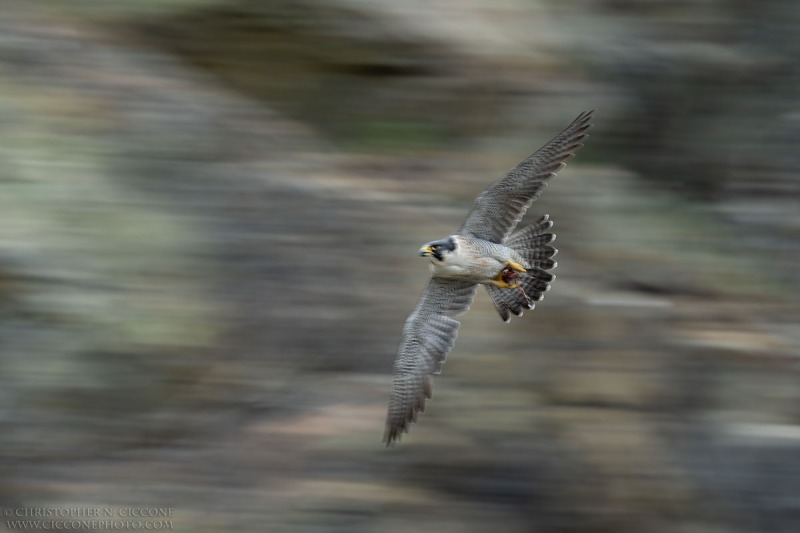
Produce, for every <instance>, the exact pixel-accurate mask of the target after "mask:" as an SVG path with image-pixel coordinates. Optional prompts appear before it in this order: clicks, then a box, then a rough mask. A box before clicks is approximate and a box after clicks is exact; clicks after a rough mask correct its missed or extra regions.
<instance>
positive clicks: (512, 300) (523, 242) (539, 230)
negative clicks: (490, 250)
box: [486, 215, 558, 322]
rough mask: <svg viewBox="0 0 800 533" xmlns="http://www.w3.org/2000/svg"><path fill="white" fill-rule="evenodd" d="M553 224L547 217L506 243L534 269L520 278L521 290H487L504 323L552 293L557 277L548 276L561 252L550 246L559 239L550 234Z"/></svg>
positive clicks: (518, 232)
mask: <svg viewBox="0 0 800 533" xmlns="http://www.w3.org/2000/svg"><path fill="white" fill-rule="evenodd" d="M552 227H553V222H552V221H551V220H550V217H549V216H548V215H544V216H543V217H541V218H540V219H539V220H537V221H536V222H534V223H533V224H531V225H530V226H526V227H524V228H522V229H521V230H519V231H516V232H515V233H513V234H512V235H511V236H510V237H509V238H508V240H507V241H506V246H508V247H510V248H512V249H514V250H515V251H516V252H517V253H519V254H520V255H521V256H522V257H523V258H525V260H526V261H527V262H528V263H529V264H530V265H531V268H529V269H528V271H527V272H525V273H524V274H523V275H522V277H521V278H520V280H519V281H520V286H519V287H517V288H515V289H500V288H498V287H494V286H492V285H487V286H486V290H487V291H489V296H490V297H491V299H492V302H493V303H494V306H495V308H496V309H497V312H498V313H499V314H500V318H502V319H503V320H504V321H505V322H509V321H510V315H511V314H514V315H516V316H521V315H522V313H523V312H524V311H525V309H533V308H534V306H535V302H538V301H540V300H541V299H542V298H544V293H545V292H547V291H548V290H550V283H552V282H553V280H554V279H555V275H553V274H552V273H550V272H548V270H550V269H553V268H555V267H556V266H557V263H556V261H555V260H554V259H553V257H555V255H556V254H557V253H558V250H557V249H556V248H555V247H554V246H551V245H550V243H551V242H553V241H554V240H555V238H556V236H555V235H554V234H553V233H549V230H550V228H552Z"/></svg>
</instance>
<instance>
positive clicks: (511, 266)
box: [506, 259, 527, 272]
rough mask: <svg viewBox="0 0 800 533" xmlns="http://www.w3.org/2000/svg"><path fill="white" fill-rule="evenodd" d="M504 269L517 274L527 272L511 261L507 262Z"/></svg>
mask: <svg viewBox="0 0 800 533" xmlns="http://www.w3.org/2000/svg"><path fill="white" fill-rule="evenodd" d="M506 268H510V269H512V270H516V271H517V272H527V270H525V267H523V266H522V265H520V264H519V263H516V262H514V261H512V260H511V259H509V260H508V265H506Z"/></svg>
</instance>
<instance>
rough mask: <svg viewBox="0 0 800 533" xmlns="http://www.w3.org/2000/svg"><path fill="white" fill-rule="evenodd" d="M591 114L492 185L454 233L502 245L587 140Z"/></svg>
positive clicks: (473, 205)
mask: <svg viewBox="0 0 800 533" xmlns="http://www.w3.org/2000/svg"><path fill="white" fill-rule="evenodd" d="M593 113H594V111H588V112H585V113H581V114H580V115H578V118H576V119H575V120H574V121H573V122H572V124H570V125H569V126H567V128H566V129H565V130H564V131H562V132H561V133H559V134H558V135H556V136H555V137H553V138H552V139H551V140H550V142H548V143H547V144H545V145H544V146H542V147H541V148H539V150H537V151H536V153H534V154H533V155H531V156H529V157H528V158H527V159H525V160H524V161H523V162H521V163H520V164H519V165H517V166H516V167H514V168H513V169H511V171H510V172H509V173H508V174H507V175H506V176H505V177H504V178H501V179H499V180H497V181H495V182H494V183H492V184H491V185H490V186H489V188H487V189H486V190H485V191H483V192H482V193H481V195H480V196H478V197H477V198H476V199H475V202H474V203H473V204H472V209H470V212H469V214H467V218H466V219H465V220H464V223H463V224H462V225H461V228H460V229H459V230H458V232H457V233H459V234H461V235H471V236H473V237H478V238H480V239H485V240H487V241H492V242H497V243H502V242H503V241H504V240H505V238H506V237H508V235H509V234H510V233H511V232H512V231H514V228H515V227H516V226H517V223H518V222H519V221H520V220H521V219H522V217H523V215H525V212H526V211H527V210H528V207H530V205H531V203H533V201H534V200H535V199H536V197H537V196H539V194H540V193H541V192H542V190H543V189H544V188H545V186H547V180H548V179H549V178H551V177H553V176H555V175H556V172H558V171H559V170H561V169H562V168H564V166H565V165H566V160H567V159H569V158H570V157H572V155H573V154H574V153H575V152H576V151H577V150H578V149H579V148H580V147H581V146H583V144H581V141H583V140H584V139H585V138H586V137H588V135H587V133H586V131H587V130H588V129H589V128H591V120H592V114H593Z"/></svg>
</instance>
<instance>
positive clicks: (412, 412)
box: [384, 278, 478, 446]
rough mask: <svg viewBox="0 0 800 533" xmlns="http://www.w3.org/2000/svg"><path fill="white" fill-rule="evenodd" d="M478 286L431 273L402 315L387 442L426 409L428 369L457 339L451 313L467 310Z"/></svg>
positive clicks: (433, 369) (433, 370)
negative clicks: (408, 310)
mask: <svg viewBox="0 0 800 533" xmlns="http://www.w3.org/2000/svg"><path fill="white" fill-rule="evenodd" d="M477 288H478V286H477V285H476V284H474V283H470V282H467V281H453V280H443V279H437V278H431V280H430V282H429V283H428V287H427V288H426V289H425V292H423V293H422V296H421V297H420V299H419V303H418V304H417V308H416V309H414V312H413V313H411V315H410V316H409V317H408V318H407V319H406V323H405V326H403V335H402V337H401V339H400V347H399V348H398V349H397V357H396V359H395V361H394V376H393V377H392V392H391V396H390V398H389V413H388V415H387V416H386V433H385V435H384V440H385V441H386V445H387V446H388V445H389V444H391V443H392V442H393V441H395V440H397V439H399V438H400V436H401V434H402V433H405V432H407V431H408V426H409V424H411V422H414V421H416V419H417V413H419V412H421V411H423V412H424V411H425V400H426V398H430V397H431V395H432V393H433V389H432V387H433V381H432V378H431V375H432V374H439V373H440V372H441V370H442V364H443V363H444V360H445V358H446V357H447V354H448V352H450V350H452V349H453V345H455V343H456V336H457V335H458V326H459V325H460V322H459V321H458V320H456V319H455V318H453V316H455V315H459V314H461V313H465V312H466V311H467V310H469V306H470V305H471V304H472V300H473V299H474V298H475V291H476V290H477Z"/></svg>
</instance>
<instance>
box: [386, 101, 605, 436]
mask: <svg viewBox="0 0 800 533" xmlns="http://www.w3.org/2000/svg"><path fill="white" fill-rule="evenodd" d="M592 113H593V112H592V111H589V112H586V113H581V114H580V115H578V117H577V118H576V119H575V120H574V121H573V122H572V123H571V124H570V125H569V126H567V128H566V129H564V131H562V132H561V133H559V134H558V135H556V136H555V137H554V138H553V139H551V140H550V141H549V142H548V143H547V144H545V145H544V146H543V147H542V148H540V149H539V150H537V151H536V152H535V153H534V154H532V155H531V156H529V157H528V158H526V159H525V160H524V161H522V162H521V163H520V164H519V165H517V166H516V167H514V168H513V169H511V171H509V173H508V174H507V175H506V176H505V177H504V178H501V179H499V180H498V181H496V182H494V183H493V184H492V185H490V186H489V187H488V188H487V189H486V190H485V191H484V192H483V193H481V195H480V196H478V197H477V198H476V199H475V201H474V203H473V204H472V209H470V211H469V213H468V214H467V218H466V219H465V220H464V223H463V224H462V225H461V227H460V228H459V229H458V231H457V232H456V234H454V235H451V236H450V237H448V238H446V239H442V240H439V241H433V242H430V243H428V244H426V245H424V246H423V247H422V248H421V249H420V255H422V256H425V257H429V258H430V261H431V272H432V276H431V280H430V282H428V286H427V288H426V289H425V291H424V292H423V293H422V296H421V297H420V299H419V302H418V303H417V307H416V309H414V311H413V312H412V313H411V315H410V316H409V317H408V319H407V320H406V323H405V326H404V327H403V333H402V336H401V340H400V346H399V348H398V350H397V356H396V359H395V363H394V376H393V378H392V391H391V395H390V399H389V412H388V414H387V417H386V432H385V434H384V440H385V441H386V444H387V446H388V445H389V444H391V443H392V442H394V441H396V440H398V439H399V438H400V436H401V435H402V434H403V433H405V432H407V431H408V428H409V425H410V424H411V423H412V422H414V421H416V419H417V415H418V413H420V412H424V410H425V400H426V399H428V398H431V396H432V394H433V389H432V387H433V384H432V377H431V376H433V375H434V374H438V373H439V372H440V371H441V368H442V364H443V363H444V360H445V358H446V357H447V354H448V353H449V352H450V350H452V348H453V346H454V345H455V340H456V336H457V335H458V327H459V325H460V323H459V322H458V320H456V319H455V318H454V317H455V316H457V315H459V314H462V313H465V312H466V311H468V310H469V306H470V305H471V304H472V301H473V299H474V298H475V292H476V291H477V288H478V285H479V284H481V285H484V286H485V287H486V289H487V290H488V292H489V296H490V297H491V299H492V302H493V303H494V306H495V308H496V309H497V311H498V313H499V314H500V318H502V319H503V320H504V321H506V322H508V321H509V319H510V314H514V315H516V316H520V315H522V313H523V311H524V310H525V309H533V307H534V304H535V302H537V301H539V300H541V299H542V297H543V294H544V292H546V291H547V290H549V289H550V283H551V282H552V281H553V279H555V276H554V275H553V274H551V273H550V272H549V270H551V269H552V268H555V266H556V262H555V260H554V259H553V257H554V256H555V255H556V253H557V250H556V249H555V248H554V247H553V246H552V245H551V243H552V242H553V240H554V239H555V235H554V234H552V233H550V229H551V228H552V226H553V223H552V221H550V219H549V217H548V216H547V215H544V216H543V217H541V218H540V219H539V220H537V221H536V222H535V223H533V224H531V225H530V226H526V227H525V228H522V229H521V230H519V231H516V232H514V229H515V228H516V226H517V224H518V223H519V221H520V220H521V219H522V217H523V216H524V215H525V212H526V211H527V210H528V207H530V205H531V203H533V201H534V200H535V199H536V198H537V197H538V195H539V194H540V193H541V192H542V190H543V189H544V187H545V186H546V185H547V180H548V179H549V178H551V177H553V176H555V175H556V172H558V171H559V170H560V169H561V168H563V167H564V166H565V165H566V161H567V160H568V159H569V158H570V157H572V156H573V155H574V153H575V152H576V151H577V150H578V149H579V148H580V147H581V146H583V145H582V144H581V141H583V140H584V139H585V138H586V137H588V135H587V133H586V132H587V130H588V129H589V128H590V127H591V119H592ZM512 232H514V233H512Z"/></svg>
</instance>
